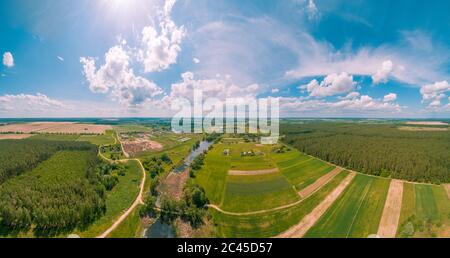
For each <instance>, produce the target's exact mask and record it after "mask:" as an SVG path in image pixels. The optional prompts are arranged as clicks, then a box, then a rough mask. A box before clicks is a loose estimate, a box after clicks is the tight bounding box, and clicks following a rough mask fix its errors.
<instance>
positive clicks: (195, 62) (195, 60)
mask: <svg viewBox="0 0 450 258" xmlns="http://www.w3.org/2000/svg"><path fill="white" fill-rule="evenodd" d="M192 62H194V64H198V63H200V59H198V58H194V59H192Z"/></svg>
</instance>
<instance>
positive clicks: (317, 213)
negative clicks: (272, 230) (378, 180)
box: [277, 173, 356, 238]
mask: <svg viewBox="0 0 450 258" xmlns="http://www.w3.org/2000/svg"><path fill="white" fill-rule="evenodd" d="M355 176H356V174H355V173H350V174H349V175H348V176H347V177H346V178H345V179H344V180H343V181H342V182H341V183H340V184H339V185H338V186H337V187H336V188H335V189H334V190H333V192H331V193H330V194H329V195H328V196H327V197H326V198H325V200H323V201H322V202H321V203H320V204H319V205H317V206H316V208H314V210H313V211H312V212H311V213H309V214H308V215H306V216H305V217H304V218H303V219H302V220H301V221H300V223H298V224H297V225H295V226H293V227H291V228H290V229H288V230H287V231H286V232H284V233H282V234H280V235H278V236H277V237H278V238H301V237H303V236H304V235H305V234H306V232H308V230H309V229H310V228H311V227H312V226H314V224H316V222H317V221H318V220H319V219H320V217H322V215H323V214H324V213H325V212H326V211H327V210H328V208H330V207H331V205H332V204H333V203H334V202H335V201H336V200H337V198H338V197H339V196H340V195H341V194H342V193H343V192H344V190H345V189H346V188H347V186H348V185H349V184H350V183H351V182H352V180H353V178H354V177H355Z"/></svg>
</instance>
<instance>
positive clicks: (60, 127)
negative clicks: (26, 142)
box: [0, 122, 112, 134]
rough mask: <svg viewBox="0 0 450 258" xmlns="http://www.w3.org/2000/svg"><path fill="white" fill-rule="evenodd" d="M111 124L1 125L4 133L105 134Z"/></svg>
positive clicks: (49, 123) (1, 130)
mask: <svg viewBox="0 0 450 258" xmlns="http://www.w3.org/2000/svg"><path fill="white" fill-rule="evenodd" d="M110 129H112V127H111V126H109V125H94V124H75V123H72V122H33V123H26V124H10V125H5V126H0V132H2V133H9V132H11V133H32V132H35V133H37V132H39V133H62V134H104V133H105V131H106V130H110Z"/></svg>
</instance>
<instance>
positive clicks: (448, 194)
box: [444, 184, 450, 199]
mask: <svg viewBox="0 0 450 258" xmlns="http://www.w3.org/2000/svg"><path fill="white" fill-rule="evenodd" d="M444 188H445V190H446V191H447V196H448V199H450V184H446V185H444Z"/></svg>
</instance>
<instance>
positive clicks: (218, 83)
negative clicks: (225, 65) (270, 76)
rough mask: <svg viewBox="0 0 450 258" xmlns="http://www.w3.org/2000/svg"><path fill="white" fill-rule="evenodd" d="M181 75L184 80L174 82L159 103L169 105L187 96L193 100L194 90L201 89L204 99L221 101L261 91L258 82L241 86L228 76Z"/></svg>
mask: <svg viewBox="0 0 450 258" xmlns="http://www.w3.org/2000/svg"><path fill="white" fill-rule="evenodd" d="M181 77H182V81H180V82H178V83H174V84H172V85H171V90H170V94H169V95H168V96H165V97H164V98H163V99H162V101H160V102H159V103H157V104H160V105H163V106H164V105H165V106H166V107H169V106H170V103H171V102H172V101H173V100H175V99H177V98H186V99H189V100H191V101H192V100H193V96H194V90H200V91H201V92H202V94H203V99H204V100H205V99H207V98H218V99H219V100H220V101H225V100H226V98H242V99H246V98H254V97H255V96H256V95H257V93H258V92H259V91H260V86H259V85H258V84H251V85H247V86H246V87H239V86H238V85H236V84H234V83H233V82H232V81H231V80H230V78H229V77H228V78H227V76H225V78H222V76H219V77H216V78H215V79H197V78H195V77H196V75H195V74H194V73H192V72H185V73H183V74H182V75H181Z"/></svg>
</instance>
